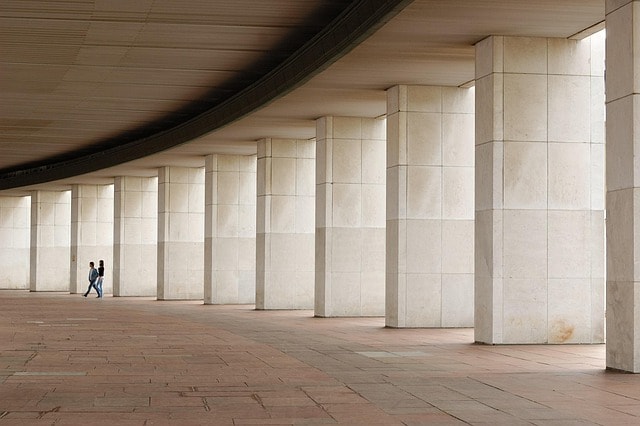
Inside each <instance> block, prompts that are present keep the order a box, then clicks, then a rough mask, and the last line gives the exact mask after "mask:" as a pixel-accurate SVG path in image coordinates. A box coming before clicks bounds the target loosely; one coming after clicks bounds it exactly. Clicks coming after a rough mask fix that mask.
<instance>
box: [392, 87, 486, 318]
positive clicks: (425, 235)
mask: <svg viewBox="0 0 640 426" xmlns="http://www.w3.org/2000/svg"><path fill="white" fill-rule="evenodd" d="M387 129H388V130H387V134H388V136H387V138H388V140H387V146H388V149H387V242H386V244H387V274H386V275H387V284H386V286H387V296H386V305H387V310H386V325H387V326H390V327H471V326H473V300H474V295H473V285H474V284H473V244H474V234H473V230H474V226H473V219H474V192H473V191H474V91H473V90H472V89H461V88H457V87H427V86H396V87H393V88H391V89H389V90H388V92H387Z"/></svg>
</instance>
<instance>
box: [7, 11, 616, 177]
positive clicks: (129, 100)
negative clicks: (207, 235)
mask: <svg viewBox="0 0 640 426" xmlns="http://www.w3.org/2000/svg"><path fill="white" fill-rule="evenodd" d="M603 20H604V0H554V1H552V0H531V1H519V0H502V1H498V0H494V1H490V0H439V1H437V0H415V1H413V2H411V1H408V0H397V1H396V0H386V1H385V0H377V1H376V0H360V1H350V0H268V1H267V0H234V1H228V0H227V1H224V0H182V1H176V0H135V1H133V0H126V1H124V0H68V1H40V0H3V1H2V2H0V55H1V56H0V189H8V188H13V187H22V186H23V185H26V184H29V185H32V186H30V187H25V188H23V189H28V188H34V187H36V186H33V185H36V184H37V185H40V186H39V187H53V186H52V184H51V183H49V184H46V185H44V184H45V183H46V182H47V181H51V180H57V182H54V184H55V185H57V186H60V185H62V186H64V185H68V184H70V183H83V182H108V181H109V179H110V178H112V177H113V176H116V175H122V174H135V175H145V176H148V175H153V174H155V168H157V167H158V166H162V165H173V164H175V165H191V166H200V165H203V158H202V156H203V155H206V154H209V153H238V154H251V153H255V149H256V148H255V146H256V143H255V142H256V140H257V139H260V138H264V137H287V138H304V139H306V138H312V137H314V132H315V124H314V120H315V119H316V118H318V117H320V116H323V115H360V116H369V117H376V116H380V115H383V114H384V113H385V92H384V90H385V89H387V88H388V87H390V86H393V85H395V84H433V85H447V86H458V85H461V84H464V83H467V82H469V81H470V80H472V79H473V76H474V48H473V45H474V43H476V42H477V41H479V40H481V39H483V38H484V37H486V36H489V35H518V36H543V37H571V36H574V35H576V34H578V33H580V32H582V31H583V30H585V29H587V28H590V27H592V26H594V25H597V24H598V23H601V22H602V21H603ZM174 145H175V146H174ZM120 163H123V164H120ZM76 175H78V176H76ZM61 179H62V180H61Z"/></svg>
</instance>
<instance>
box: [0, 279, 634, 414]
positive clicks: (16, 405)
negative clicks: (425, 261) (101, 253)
mask: <svg viewBox="0 0 640 426" xmlns="http://www.w3.org/2000/svg"><path fill="white" fill-rule="evenodd" d="M604 351H605V348H604V345H593V346H591V345H581V346H579V345H576V346H569V345H566V346H565V345H557V346H552V345H548V346H546V345H545V346H542V345H540V346H538V345H523V346H484V345H476V344H473V331H472V330H470V329H462V330H461V329H398V330H395V329H387V328H384V320H383V319H382V318H347V319H345V318H331V319H327V318H313V317H312V312H310V311H256V310H254V309H253V306H212V305H203V304H202V302H159V301H156V300H152V299H149V298H113V297H106V298H104V299H97V298H95V297H93V298H87V299H85V298H84V297H81V295H69V294H61V293H29V292H23V291H0V366H1V369H0V425H2V426H4V425H11V424H14V425H53V424H55V425H56V426H58V425H164V424H174V425H181V426H183V425H255V424H268V425H294V424H296V425H298V424H300V425H327V424H329V425H330V424H343V425H374V424H375V425H402V424H405V425H420V424H429V425H432V424H442V425H455V424H493V425H495V424H501V425H531V424H533V425H574V424H580V425H589V424H603V425H629V424H639V423H640V376H639V375H633V374H623V373H616V372H610V371H605V370H604V365H605V362H604Z"/></svg>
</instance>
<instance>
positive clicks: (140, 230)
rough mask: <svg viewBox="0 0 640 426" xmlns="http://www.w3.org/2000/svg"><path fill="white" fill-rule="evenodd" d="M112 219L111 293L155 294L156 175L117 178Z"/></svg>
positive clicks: (156, 241) (156, 253) (156, 282)
mask: <svg viewBox="0 0 640 426" xmlns="http://www.w3.org/2000/svg"><path fill="white" fill-rule="evenodd" d="M113 222H114V227H113V229H114V233H113V295H114V296H156V295H157V291H158V280H157V273H158V271H157V261H158V248H157V247H158V246H157V243H158V178H156V177H135V176H119V177H116V178H115V181H114V218H113Z"/></svg>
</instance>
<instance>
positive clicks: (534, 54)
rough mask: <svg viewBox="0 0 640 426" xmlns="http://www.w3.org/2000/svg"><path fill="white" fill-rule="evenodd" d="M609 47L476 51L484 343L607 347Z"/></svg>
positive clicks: (478, 277) (478, 328)
mask: <svg viewBox="0 0 640 426" xmlns="http://www.w3.org/2000/svg"><path fill="white" fill-rule="evenodd" d="M602 47H603V45H602V40H601V39H598V38H595V39H591V38H590V39H585V40H582V41H577V40H567V39H545V38H517V37H489V38H487V39H485V40H483V41H481V42H480V43H478V44H477V45H476V224H475V235H476V245H475V296H476V298H475V324H476V325H475V339H476V340H477V341H479V342H484V343H492V344H494V343H495V344H501V343H601V342H603V341H604V309H603V303H604V211H603V208H604V204H603V200H604V198H603V188H604V186H603V182H604V180H603V159H604V150H603V149H604V145H603V143H604V138H603V117H604V114H603V102H602V100H603V61H602V52H603V49H602Z"/></svg>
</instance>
